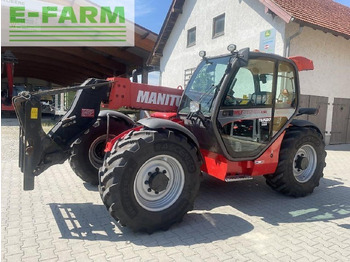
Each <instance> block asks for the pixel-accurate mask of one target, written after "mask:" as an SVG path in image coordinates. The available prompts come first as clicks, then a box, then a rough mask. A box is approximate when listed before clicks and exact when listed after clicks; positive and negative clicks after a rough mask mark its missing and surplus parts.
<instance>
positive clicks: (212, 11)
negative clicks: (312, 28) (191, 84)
mask: <svg viewBox="0 0 350 262" xmlns="http://www.w3.org/2000/svg"><path fill="white" fill-rule="evenodd" d="M223 13H225V34H224V35H223V36H220V37H217V38H214V39H213V38H212V30H213V29H212V27H213V18H214V17H217V16H219V15H221V14H223ZM193 27H196V31H197V32H196V45H194V46H192V47H188V48H187V31H188V30H189V29H191V28H193ZM271 28H275V29H276V30H277V32H276V47H275V51H276V54H279V55H282V54H283V49H284V42H283V39H284V32H285V23H284V22H283V21H282V20H281V19H280V18H278V17H275V18H274V19H273V18H272V16H271V15H269V14H265V7H264V6H263V5H262V4H261V3H260V2H259V1H256V0H214V1H213V0H198V1H196V0H186V1H185V4H184V8H183V13H182V14H181V15H180V16H179V17H178V20H177V22H176V24H175V26H174V29H173V31H172V33H171V35H170V37H169V39H168V42H167V44H166V46H165V48H164V51H163V57H162V59H161V61H160V71H161V85H164V86H170V87H177V86H178V85H183V84H184V71H185V69H189V68H193V67H196V66H197V65H198V63H199V62H200V58H199V56H198V53H199V51H200V50H205V51H206V52H207V55H208V56H214V55H220V54H225V53H228V51H227V49H226V48H227V46H228V45H229V44H236V45H237V48H238V49H241V48H245V47H250V48H251V50H253V49H259V41H260V32H262V31H265V30H268V29H271Z"/></svg>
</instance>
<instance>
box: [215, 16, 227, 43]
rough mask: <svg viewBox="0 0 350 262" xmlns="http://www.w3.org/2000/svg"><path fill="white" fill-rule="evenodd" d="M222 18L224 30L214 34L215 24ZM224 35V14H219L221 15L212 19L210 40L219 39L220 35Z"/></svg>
mask: <svg viewBox="0 0 350 262" xmlns="http://www.w3.org/2000/svg"><path fill="white" fill-rule="evenodd" d="M221 18H223V20H224V29H223V30H222V31H221V32H215V24H216V22H217V21H218V20H219V19H221ZM224 34H225V13H223V14H221V15H218V16H216V17H214V18H213V32H212V38H217V37H220V36H222V35H224Z"/></svg>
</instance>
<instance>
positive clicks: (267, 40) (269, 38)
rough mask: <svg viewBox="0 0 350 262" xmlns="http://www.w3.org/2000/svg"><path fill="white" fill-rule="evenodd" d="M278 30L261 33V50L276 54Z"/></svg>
mask: <svg viewBox="0 0 350 262" xmlns="http://www.w3.org/2000/svg"><path fill="white" fill-rule="evenodd" d="M275 45H276V29H274V28H272V29H269V30H266V31H263V32H261V33H260V45H259V50H260V51H262V52H265V53H272V54H273V53H275Z"/></svg>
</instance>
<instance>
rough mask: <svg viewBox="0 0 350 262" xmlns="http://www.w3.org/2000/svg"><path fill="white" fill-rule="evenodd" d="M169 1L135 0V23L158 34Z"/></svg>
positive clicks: (170, 1)
mask: <svg viewBox="0 0 350 262" xmlns="http://www.w3.org/2000/svg"><path fill="white" fill-rule="evenodd" d="M349 1H350V0H349ZM171 3H172V0H135V23H136V24H138V25H140V26H143V27H145V28H147V29H149V30H151V31H152V32H154V33H156V34H158V33H159V31H160V29H161V28H162V25H163V22H164V19H165V16H166V15H167V13H168V10H169V7H170V4H171Z"/></svg>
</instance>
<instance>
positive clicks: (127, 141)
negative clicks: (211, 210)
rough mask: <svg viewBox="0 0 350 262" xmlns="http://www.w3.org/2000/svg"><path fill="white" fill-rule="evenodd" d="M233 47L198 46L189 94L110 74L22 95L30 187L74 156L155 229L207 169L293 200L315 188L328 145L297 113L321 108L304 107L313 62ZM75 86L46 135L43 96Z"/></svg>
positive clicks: (114, 202)
mask: <svg viewBox="0 0 350 262" xmlns="http://www.w3.org/2000/svg"><path fill="white" fill-rule="evenodd" d="M228 49H229V51H230V53H229V54H228V55H223V56H218V57H206V54H205V52H200V56H201V57H202V61H201V63H200V64H199V65H198V67H197V69H196V70H195V72H194V74H193V76H192V78H191V79H190V81H189V83H188V85H187V87H186V89H185V90H184V91H183V90H180V89H171V88H165V87H155V86H148V85H144V84H136V83H131V82H130V81H129V80H128V79H123V78H110V79H107V80H98V79H88V80H87V81H86V82H85V83H83V84H82V85H81V86H77V87H68V88H63V89H59V90H51V91H43V92H37V93H28V92H23V93H21V95H20V96H17V97H15V98H14V99H13V103H14V106H15V108H16V113H17V117H18V119H19V121H20V126H21V128H20V154H19V166H20V167H21V171H22V172H23V173H24V190H32V189H33V188H34V177H35V176H37V175H39V174H40V173H42V172H43V171H45V170H46V169H47V168H48V167H50V166H52V165H54V164H59V163H63V162H64V161H65V160H67V159H69V161H70V164H71V166H72V168H73V170H74V171H75V172H76V174H77V175H78V176H80V177H81V178H82V179H83V180H85V181H87V182H90V183H92V184H99V191H100V195H101V198H102V200H103V203H104V204H105V206H106V207H107V210H108V211H109V212H110V214H111V215H112V216H113V217H114V218H115V219H116V220H117V221H119V222H120V224H121V225H123V226H128V227H130V228H131V229H132V230H134V231H146V232H149V233H151V232H153V231H155V230H159V229H163V230H166V229H168V228H169V227H170V226H171V225H172V224H174V223H176V222H179V221H181V219H182V217H183V216H184V215H185V214H186V213H187V212H188V211H189V210H191V209H193V204H194V200H195V197H196V195H197V193H198V189H199V184H200V175H201V172H204V173H207V174H209V175H211V176H214V177H216V178H218V179H220V180H223V181H227V182H231V181H239V180H247V179H252V178H253V177H255V176H262V175H263V176H265V178H266V182H267V184H268V185H269V186H270V187H272V188H273V189H274V190H277V191H279V192H281V193H283V194H285V195H289V196H294V197H302V196H305V195H307V194H310V193H312V192H313V190H314V188H315V187H317V186H318V185H319V180H320V178H321V177H322V176H323V168H324V166H325V156H326V152H325V145H324V142H323V137H322V134H321V132H320V130H319V129H318V128H317V127H316V126H315V125H314V124H312V123H310V122H308V121H304V120H298V119H295V117H296V116H298V115H301V114H316V113H317V109H314V108H299V93H300V88H299V76H298V71H302V70H312V69H313V63H312V61H311V60H308V59H306V58H304V57H293V58H288V59H287V58H283V57H280V56H277V55H272V54H266V53H259V52H250V51H249V49H248V48H245V49H242V50H240V51H237V50H236V48H235V46H234V45H230V46H229V48H228ZM67 90H79V91H77V94H76V97H75V100H74V102H73V105H72V107H71V108H70V110H69V111H68V112H67V113H66V115H65V116H64V117H63V118H62V119H61V120H60V121H59V122H58V123H57V124H56V125H55V126H54V127H53V128H52V129H51V131H50V132H49V133H48V134H45V133H44V131H43V130H42V127H41V117H40V116H41V106H40V96H42V95H47V94H56V93H59V92H65V91H67ZM101 104H102V107H104V108H105V109H118V108H121V107H128V108H135V109H144V110H152V111H154V110H156V111H161V112H157V113H154V114H153V115H152V117H148V118H144V119H141V120H140V121H138V122H134V121H133V120H131V119H130V118H129V117H127V116H126V115H124V114H121V113H118V112H115V111H112V110H102V111H100V107H101Z"/></svg>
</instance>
